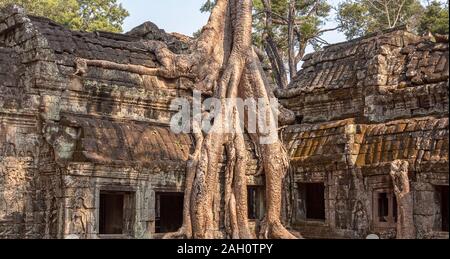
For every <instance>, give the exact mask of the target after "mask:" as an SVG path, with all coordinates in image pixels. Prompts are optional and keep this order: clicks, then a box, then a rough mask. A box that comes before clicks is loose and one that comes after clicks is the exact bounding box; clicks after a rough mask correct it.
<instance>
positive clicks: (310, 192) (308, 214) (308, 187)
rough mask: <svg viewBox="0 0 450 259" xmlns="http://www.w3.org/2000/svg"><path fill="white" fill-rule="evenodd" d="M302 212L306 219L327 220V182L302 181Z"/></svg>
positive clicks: (300, 198) (300, 190) (300, 189)
mask: <svg viewBox="0 0 450 259" xmlns="http://www.w3.org/2000/svg"><path fill="white" fill-rule="evenodd" d="M298 190H299V200H300V204H301V208H300V214H301V217H303V218H304V219H306V220H320V221H325V219H326V217H325V184H324V183H300V184H299V186H298Z"/></svg>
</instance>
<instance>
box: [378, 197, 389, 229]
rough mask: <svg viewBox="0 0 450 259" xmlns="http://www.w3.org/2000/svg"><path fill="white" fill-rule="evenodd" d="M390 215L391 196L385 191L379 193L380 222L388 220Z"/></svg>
mask: <svg viewBox="0 0 450 259" xmlns="http://www.w3.org/2000/svg"><path fill="white" fill-rule="evenodd" d="M388 217H389V198H388V194H387V193H385V192H383V193H379V194H378V218H379V221H380V222H388Z"/></svg>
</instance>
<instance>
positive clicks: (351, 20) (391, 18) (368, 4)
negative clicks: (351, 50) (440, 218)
mask: <svg viewBox="0 0 450 259" xmlns="http://www.w3.org/2000/svg"><path fill="white" fill-rule="evenodd" d="M337 10H338V13H337V21H338V23H339V26H340V30H341V31H342V32H344V34H345V35H346V36H347V38H348V39H352V38H356V37H360V36H364V35H367V34H370V33H373V32H377V31H381V30H384V29H389V28H394V27H396V26H399V25H405V24H406V25H408V26H409V28H411V29H412V30H414V31H416V32H419V33H425V32H427V31H431V32H439V33H448V3H447V4H443V3H441V2H438V1H436V0H434V1H432V2H431V3H428V4H427V5H423V4H422V2H421V1H419V0H345V1H344V2H342V3H340V4H339V5H338V7H337Z"/></svg>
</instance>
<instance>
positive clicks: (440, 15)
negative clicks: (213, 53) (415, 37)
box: [418, 0, 449, 34]
mask: <svg viewBox="0 0 450 259" xmlns="http://www.w3.org/2000/svg"><path fill="white" fill-rule="evenodd" d="M448 19H449V16H448V1H447V2H446V3H440V2H438V1H436V0H434V1H432V2H431V3H430V4H429V5H428V6H427V7H426V9H425V12H424V13H423V16H422V18H421V20H420V24H419V29H418V31H419V33H420V34H425V33H427V32H431V33H439V34H448V33H449V28H448V27H449V26H448Z"/></svg>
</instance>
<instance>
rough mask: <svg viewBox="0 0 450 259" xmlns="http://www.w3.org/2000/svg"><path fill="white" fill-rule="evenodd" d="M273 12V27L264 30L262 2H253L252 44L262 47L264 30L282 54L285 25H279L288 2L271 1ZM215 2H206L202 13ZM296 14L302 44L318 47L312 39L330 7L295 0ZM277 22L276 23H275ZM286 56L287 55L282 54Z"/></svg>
mask: <svg viewBox="0 0 450 259" xmlns="http://www.w3.org/2000/svg"><path fill="white" fill-rule="evenodd" d="M271 3H272V6H271V8H272V12H273V15H272V17H273V20H274V22H273V26H272V28H266V26H265V17H266V16H265V12H264V6H263V2H262V0H253V18H254V19H253V29H254V33H253V39H254V44H255V45H257V46H259V47H262V37H263V34H264V33H265V32H267V30H266V29H268V31H269V33H271V34H272V37H273V39H274V41H275V43H276V44H277V45H278V47H279V49H280V50H282V52H286V51H285V50H287V43H288V39H287V35H288V33H287V29H288V28H287V25H286V24H281V23H280V20H282V19H280V18H281V17H282V18H284V19H287V17H288V10H289V8H288V7H289V0H272V1H271ZM214 4H215V0H207V1H206V2H205V4H204V5H203V6H202V7H201V9H200V10H201V11H202V12H210V11H211V10H212V8H213V7H214ZM295 4H296V9H297V13H296V16H295V19H296V21H297V28H298V30H299V32H300V34H301V37H302V39H303V42H302V43H303V44H304V45H307V44H308V43H310V44H313V45H316V46H318V45H319V42H317V41H315V40H314V38H315V37H317V36H320V34H321V33H320V30H321V28H322V27H323V26H324V25H325V21H326V19H327V16H328V15H329V13H330V10H331V6H330V5H329V4H328V3H327V1H326V0H296V3H295ZM277 21H278V22H277ZM282 54H283V56H286V55H287V53H282Z"/></svg>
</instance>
